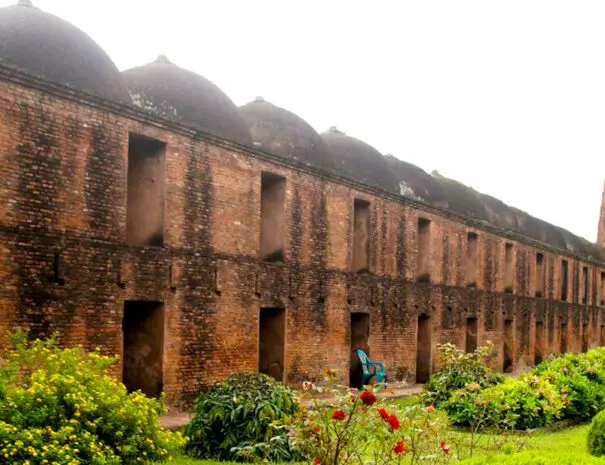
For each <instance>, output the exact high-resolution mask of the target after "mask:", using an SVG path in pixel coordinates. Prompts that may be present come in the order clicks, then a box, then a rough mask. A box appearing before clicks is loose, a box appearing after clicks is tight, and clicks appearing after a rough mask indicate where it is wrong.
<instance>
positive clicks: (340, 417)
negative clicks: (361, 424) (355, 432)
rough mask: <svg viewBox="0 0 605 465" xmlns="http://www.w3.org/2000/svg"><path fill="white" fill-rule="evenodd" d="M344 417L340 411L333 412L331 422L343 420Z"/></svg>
mask: <svg viewBox="0 0 605 465" xmlns="http://www.w3.org/2000/svg"><path fill="white" fill-rule="evenodd" d="M345 417H346V415H345V413H344V412H343V411H342V410H334V413H333V414H332V420H344V419H345Z"/></svg>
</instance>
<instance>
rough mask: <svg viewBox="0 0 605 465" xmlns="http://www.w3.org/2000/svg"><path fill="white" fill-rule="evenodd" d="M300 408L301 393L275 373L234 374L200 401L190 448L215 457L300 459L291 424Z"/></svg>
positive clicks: (190, 427)
mask: <svg viewBox="0 0 605 465" xmlns="http://www.w3.org/2000/svg"><path fill="white" fill-rule="evenodd" d="M298 409H299V406H298V398H297V394H296V393H295V392H294V391H292V390H291V389H289V388H287V387H286V386H284V385H283V384H281V383H279V382H278V381H275V380H274V379H273V378H271V377H269V376H267V375H264V374H260V373H235V374H233V375H231V376H230V377H228V378H227V379H226V380H225V381H223V382H221V383H217V384H216V385H215V386H213V387H212V388H211V389H210V390H209V391H208V392H205V393H203V394H201V395H200V396H199V397H198V399H197V400H196V403H195V407H194V418H193V419H192V421H191V422H190V423H189V424H188V425H187V427H186V428H185V435H186V436H187V438H188V443H187V447H186V452H187V454H188V455H190V456H192V457H197V458H206V459H216V460H238V461H241V460H256V459H264V460H270V461H291V460H296V459H298V458H300V457H299V456H298V455H297V454H296V453H295V452H294V451H293V450H292V447H291V444H290V441H289V436H288V432H287V429H286V425H287V423H288V422H289V421H290V419H291V418H292V417H293V415H294V414H295V413H296V412H297V411H298Z"/></svg>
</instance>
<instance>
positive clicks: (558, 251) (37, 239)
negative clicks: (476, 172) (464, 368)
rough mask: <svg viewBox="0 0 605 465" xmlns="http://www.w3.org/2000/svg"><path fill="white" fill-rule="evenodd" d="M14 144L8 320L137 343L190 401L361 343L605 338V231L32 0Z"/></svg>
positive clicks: (519, 348) (504, 360) (14, 37)
mask: <svg viewBox="0 0 605 465" xmlns="http://www.w3.org/2000/svg"><path fill="white" fill-rule="evenodd" d="M0 156H1V157H2V163H1V165H0V166H1V167H0V170H1V172H2V183H1V185H0V186H1V187H0V234H1V237H2V241H1V244H0V274H1V276H2V278H3V283H4V284H3V286H2V288H1V294H0V330H1V333H2V338H4V337H5V334H6V333H7V331H10V330H13V329H14V328H16V327H25V328H29V329H30V330H31V331H32V333H33V334H35V335H40V336H44V335H48V334H50V333H53V332H55V331H57V332H59V338H60V341H61V343H62V344H65V345H73V344H84V345H85V346H86V347H91V348H92V347H96V346H99V347H101V348H102V349H103V350H104V351H105V352H106V353H111V354H120V356H121V360H122V362H121V367H120V369H121V371H122V372H121V373H116V375H117V376H122V379H123V380H124V382H125V384H126V385H127V386H129V387H130V388H141V389H143V390H144V391H145V392H146V393H148V394H150V395H155V394H157V393H158V392H160V391H164V392H165V393H166V395H167V398H168V402H169V403H170V404H171V405H173V406H181V405H186V404H189V403H190V402H191V399H192V398H193V396H195V394H196V393H197V392H198V391H199V390H200V389H201V388H203V387H204V386H207V385H208V384H209V383H211V382H212V381H214V380H216V379H220V378H223V377H225V376H227V375H228V374H229V373H231V372H233V371H236V370H256V369H259V370H261V371H263V372H267V373H270V374H272V375H274V376H276V377H277V378H279V379H282V380H284V381H285V382H287V383H290V384H292V385H296V384H297V383H300V382H301V381H302V380H304V379H313V378H314V377H317V376H318V375H319V373H320V371H321V369H322V368H325V367H328V366H329V367H339V368H341V369H343V371H344V372H345V373H347V374H348V370H349V369H350V367H351V366H353V365H354V363H355V358H354V357H352V349H353V348H355V347H358V346H364V347H367V349H368V350H369V353H370V356H371V358H375V359H379V360H382V361H384V362H385V363H386V366H387V368H388V371H389V373H390V375H391V378H398V379H407V380H409V381H415V380H417V381H421V382H422V381H424V380H425V379H426V378H427V376H428V375H429V374H430V372H431V370H433V369H435V367H437V366H438V365H439V360H438V357H437V350H436V345H437V344H439V343H441V342H445V341H451V342H454V343H456V344H459V345H460V346H461V347H464V348H466V349H467V350H472V349H473V348H474V347H476V346H477V345H481V344H483V343H485V341H486V340H488V339H489V340H491V341H493V342H494V343H495V347H496V350H497V355H496V357H495V359H494V364H495V365H496V367H497V368H499V369H501V370H507V371H510V370H513V369H515V368H518V367H522V366H526V365H528V364H533V363H535V362H536V361H538V360H540V359H541V358H544V357H545V356H547V355H548V354H550V353H558V352H561V351H574V352H580V351H584V350H586V349H587V348H588V347H590V346H594V345H600V344H603V341H604V339H605V319H604V318H603V305H605V253H604V249H602V248H601V247H600V246H598V245H596V244H592V243H590V242H588V241H586V240H583V239H581V238H578V237H576V236H574V235H573V234H571V233H569V232H567V231H565V230H562V229H560V228H558V227H555V226H553V225H550V224H548V223H545V222H543V221H540V220H539V219H536V218H533V217H531V216H529V215H528V214H526V213H524V212H522V211H520V210H518V209H515V208H512V207H509V206H507V205H505V204H503V203H502V202H500V201H498V200H497V199H494V198H492V197H489V196H487V195H483V194H481V193H478V192H476V191H474V190H472V189H470V188H468V187H466V186H464V185H462V184H460V183H457V182H456V181H454V180H451V179H447V178H444V177H442V176H440V175H438V174H437V173H434V174H428V173H426V172H424V171H423V170H421V169H420V168H418V167H416V166H414V165H411V164H408V163H405V162H403V161H401V160H398V159H397V158H395V157H392V156H388V155H387V156H384V155H382V154H380V153H379V152H378V151H376V150H375V149H374V148H372V147H371V146H369V145H367V144H365V143H364V142H362V141H359V140H357V139H355V138H353V137H350V136H348V135H346V134H343V133H341V132H339V131H338V130H337V129H335V128H332V129H330V130H329V131H327V132H325V133H323V134H318V133H317V132H315V130H314V129H313V128H312V127H311V126H309V125H308V124H307V123H306V122H305V121H303V120H302V119H300V118H299V117H297V116H296V115H294V114H292V113H291V112H289V111H287V110H285V109H282V108H278V107H276V106H274V105H272V104H270V103H268V102H266V101H264V100H262V99H260V98H257V99H256V100H254V101H253V102H250V103H249V104H247V105H244V106H243V107H241V108H237V107H236V106H235V105H234V104H233V102H232V101H231V100H230V99H229V97H227V96H226V95H225V94H224V93H223V92H222V91H221V90H220V89H219V88H218V87H216V86H215V85H214V84H212V83H211V82H209V81H207V80H206V79H204V78H203V77H201V76H199V75H197V74H195V73H192V72H190V71H188V70H185V69H182V68H180V67H178V66H177V65H175V64H172V63H170V61H169V60H168V59H167V58H166V57H159V58H158V59H157V60H156V61H155V62H153V63H150V64H147V65H145V66H141V67H138V68H135V69H131V70H127V71H125V72H122V73H120V72H119V71H118V70H117V68H116V67H115V65H114V64H113V62H112V61H111V59H110V58H109V57H108V56H107V55H106V54H105V52H103V50H101V49H100V48H99V47H98V45H96V44H95V43H94V42H93V41H92V40H91V39H90V38H89V37H88V36H86V35H85V33H83V32H82V31H80V30H78V29H77V28H75V27H74V26H73V25H70V24H68V23H66V22H65V21H63V20H61V19H59V18H57V17H55V16H52V15H50V14H48V13H45V12H43V11H40V10H38V9H37V8H35V7H33V6H32V5H31V3H30V2H29V1H27V0H21V1H20V2H19V4H18V5H15V6H11V7H6V8H0ZM602 223H603V221H602ZM604 227H605V223H604V224H602V225H601V229H603V228H604ZM600 237H601V239H602V238H603V237H605V233H601V234H600ZM353 375H354V373H353ZM347 377H348V375H345V378H347Z"/></svg>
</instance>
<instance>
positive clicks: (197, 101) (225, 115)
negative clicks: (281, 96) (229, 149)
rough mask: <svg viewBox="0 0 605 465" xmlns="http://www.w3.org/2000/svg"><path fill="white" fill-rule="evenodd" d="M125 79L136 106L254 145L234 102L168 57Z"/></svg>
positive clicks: (128, 73) (160, 57)
mask: <svg viewBox="0 0 605 465" xmlns="http://www.w3.org/2000/svg"><path fill="white" fill-rule="evenodd" d="M122 75H123V76H124V81H125V83H126V87H127V88H128V90H129V92H130V96H131V98H132V100H133V102H134V104H135V105H137V106H139V107H141V108H143V109H145V110H149V111H152V112H153V113H155V114H157V115H158V116H161V117H162V118H166V119H170V120H172V121H175V122H177V123H181V124H185V125H189V126H194V127H198V128H200V129H204V130H208V131H209V132H212V133H214V134H216V135H218V136H222V137H225V138H227V139H230V140H233V141H236V142H239V143H242V144H248V145H250V144H251V143H252V139H251V138H250V132H249V131H248V127H247V126H246V122H245V121H244V119H243V118H242V116H241V115H240V114H239V111H238V109H237V107H236V106H235V104H234V103H233V102H232V101H231V99H230V98H229V97H228V96H227V95H226V94H225V93H224V92H223V91H222V90H220V89H219V88H218V87H217V86H216V85H214V84H213V83H212V82H210V81H208V80H207V79H205V78H203V77H202V76H200V75H199V74H196V73H194V72H193V71H189V70H187V69H184V68H181V67H179V66H177V65H175V64H173V63H171V62H170V61H168V59H167V58H166V57H165V56H163V55H160V56H159V57H158V58H157V59H156V60H155V61H154V62H152V63H149V64H147V65H144V66H138V67H136V68H132V69H129V70H126V71H124V72H123V73H122Z"/></svg>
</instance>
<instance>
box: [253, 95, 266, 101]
mask: <svg viewBox="0 0 605 465" xmlns="http://www.w3.org/2000/svg"><path fill="white" fill-rule="evenodd" d="M254 101H255V102H264V101H265V99H264V98H262V97H261V96H260V95H258V96H256V97H254Z"/></svg>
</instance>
